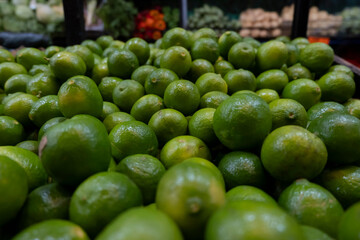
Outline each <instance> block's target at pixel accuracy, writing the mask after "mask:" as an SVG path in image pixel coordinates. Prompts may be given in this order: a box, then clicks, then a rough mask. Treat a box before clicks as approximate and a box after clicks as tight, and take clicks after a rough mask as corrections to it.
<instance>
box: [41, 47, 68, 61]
mask: <svg viewBox="0 0 360 240" xmlns="http://www.w3.org/2000/svg"><path fill="white" fill-rule="evenodd" d="M64 50H65V49H64V48H63V47H59V46H49V47H47V48H46V49H45V55H46V57H47V58H51V57H52V56H54V55H55V54H56V53H58V52H61V51H64Z"/></svg>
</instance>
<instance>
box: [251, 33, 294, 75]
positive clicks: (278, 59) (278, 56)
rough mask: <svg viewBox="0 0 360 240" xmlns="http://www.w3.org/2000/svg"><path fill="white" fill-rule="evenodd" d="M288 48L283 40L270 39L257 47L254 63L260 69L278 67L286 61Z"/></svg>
mask: <svg viewBox="0 0 360 240" xmlns="http://www.w3.org/2000/svg"><path fill="white" fill-rule="evenodd" d="M287 58H288V49H287V47H286V45H285V44H284V43H283V42H280V41H276V40H270V41H267V42H265V43H263V44H261V46H260V47H259V48H258V51H257V55H256V63H257V65H258V67H259V69H260V70H261V71H265V70H269V69H280V68H281V66H282V65H283V64H285V63H286V61H287Z"/></svg>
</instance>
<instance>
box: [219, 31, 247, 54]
mask: <svg viewBox="0 0 360 240" xmlns="http://www.w3.org/2000/svg"><path fill="white" fill-rule="evenodd" d="M241 40H242V38H241V36H240V35H239V34H238V33H237V32H234V31H226V32H224V33H223V34H222V35H221V36H220V38H219V41H218V43H219V50H220V55H221V56H222V57H223V58H225V59H226V58H227V56H228V52H229V50H230V49H231V47H232V46H233V45H234V44H236V43H238V42H240V41H241Z"/></svg>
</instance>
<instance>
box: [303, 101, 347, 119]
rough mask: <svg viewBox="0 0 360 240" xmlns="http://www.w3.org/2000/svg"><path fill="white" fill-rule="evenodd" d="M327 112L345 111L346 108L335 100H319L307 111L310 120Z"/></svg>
mask: <svg viewBox="0 0 360 240" xmlns="http://www.w3.org/2000/svg"><path fill="white" fill-rule="evenodd" d="M327 112H341V113H344V114H345V113H346V109H345V107H344V106H343V105H341V104H340V103H337V102H330V101H329V102H320V103H317V104H315V105H314V106H312V107H311V108H310V109H309V110H308V111H307V114H308V120H309V121H312V120H315V119H317V118H322V116H323V115H324V114H325V113H327Z"/></svg>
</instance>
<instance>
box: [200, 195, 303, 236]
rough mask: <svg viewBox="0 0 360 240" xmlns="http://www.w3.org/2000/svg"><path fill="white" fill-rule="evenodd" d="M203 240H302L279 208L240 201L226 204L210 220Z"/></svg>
mask: <svg viewBox="0 0 360 240" xmlns="http://www.w3.org/2000/svg"><path fill="white" fill-rule="evenodd" d="M240 226H241V227H240ZM260 229H261V231H260ZM205 239H207V240H220V239H221V240H231V239H249V240H250V239H251V240H252V239H254V240H255V239H267V240H289V239H293V240H302V239H303V237H302V232H301V228H300V225H299V224H298V223H297V222H296V220H295V219H293V218H292V217H291V216H289V215H288V214H287V213H286V212H285V211H284V210H282V209H281V208H279V207H277V206H274V205H273V204H269V203H264V202H252V201H240V202H232V203H229V204H226V205H225V206H224V207H223V208H221V209H219V210H217V211H216V212H215V213H214V214H213V215H212V216H211V217H210V219H209V221H208V223H207V225H206V231H205Z"/></svg>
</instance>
